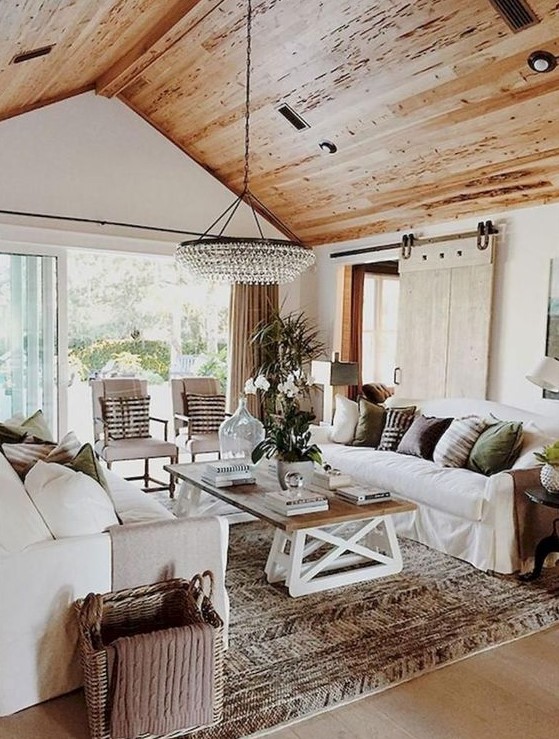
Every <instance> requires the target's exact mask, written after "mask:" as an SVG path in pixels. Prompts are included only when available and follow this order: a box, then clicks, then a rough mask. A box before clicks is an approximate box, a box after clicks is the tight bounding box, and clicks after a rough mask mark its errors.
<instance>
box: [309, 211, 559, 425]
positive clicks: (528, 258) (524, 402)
mask: <svg viewBox="0 0 559 739" xmlns="http://www.w3.org/2000/svg"><path fill="white" fill-rule="evenodd" d="M488 218H491V220H492V221H493V222H494V224H495V225H496V226H497V227H498V229H499V232H500V233H499V237H498V245H497V262H496V270H495V291H494V303H493V321H492V335H491V343H490V362H489V392H488V397H489V398H490V399H492V400H496V401H498V402H501V403H506V404H508V405H513V406H518V407H520V408H527V409H530V410H533V411H536V412H538V413H543V414H547V415H556V416H559V401H552V400H543V399H542V397H541V390H540V389H539V388H537V387H536V386H535V385H533V384H532V383H530V382H528V381H527V380H526V379H525V375H526V374H527V373H528V372H529V371H530V370H531V369H533V368H534V366H535V365H536V364H537V362H538V361H539V360H540V359H541V358H542V357H543V356H544V354H545V338H546V327H547V299H548V287H549V271H550V260H551V259H552V258H554V257H558V258H559V228H558V226H559V204H554V205H546V206H541V207H537V208H526V209H519V210H515V211H509V212H505V213H497V214H493V215H483V217H481V216H480V218H476V219H469V220H461V221H453V222H451V223H446V224H439V225H437V226H429V227H428V228H425V229H414V234H415V236H418V237H421V236H425V237H428V236H436V235H440V234H449V233H457V232H459V231H468V230H475V228H476V225H477V221H478V220H484V221H485V220H487V219H488ZM400 238H401V234H393V233H392V234H384V235H382V236H379V237H374V238H371V239H368V240H360V241H359V242H353V243H352V244H336V245H333V246H327V247H321V248H319V249H317V268H316V279H317V284H318V290H317V294H318V298H317V316H318V320H319V323H320V325H321V327H322V328H323V330H324V332H325V334H326V336H327V337H328V339H329V341H330V345H331V349H335V348H337V347H336V345H335V336H336V330H337V326H336V320H337V314H338V303H339V301H338V300H337V299H335V298H334V297H333V296H335V295H336V280H337V272H338V270H339V269H341V267H342V266H343V265H344V264H349V263H364V262H367V261H378V260H381V259H387V258H397V256H398V251H397V250H394V251H390V252H380V253H376V254H374V255H361V256H359V257H352V258H351V259H348V258H343V259H337V260H332V259H330V254H331V253H332V252H337V251H342V250H344V249H345V248H358V247H362V246H375V245H379V244H386V243H395V242H398V241H399V240H400Z"/></svg>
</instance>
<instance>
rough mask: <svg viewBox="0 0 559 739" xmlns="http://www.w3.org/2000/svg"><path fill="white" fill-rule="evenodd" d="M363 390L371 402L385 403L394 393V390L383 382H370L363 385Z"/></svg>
mask: <svg viewBox="0 0 559 739" xmlns="http://www.w3.org/2000/svg"><path fill="white" fill-rule="evenodd" d="M361 392H362V393H363V395H364V397H365V398H366V399H367V400H368V401H369V402H370V403H377V404H379V403H384V401H385V400H386V399H387V398H390V397H391V396H392V395H393V394H394V390H393V389H392V388H390V387H387V386H386V385H383V384H382V383H381V382H368V383H366V384H365V385H363V386H362V388H361Z"/></svg>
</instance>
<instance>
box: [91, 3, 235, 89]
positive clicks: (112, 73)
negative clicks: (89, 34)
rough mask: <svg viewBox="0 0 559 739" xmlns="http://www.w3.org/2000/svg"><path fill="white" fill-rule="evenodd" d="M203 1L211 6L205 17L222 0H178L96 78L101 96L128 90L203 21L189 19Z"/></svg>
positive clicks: (96, 87) (204, 14)
mask: <svg viewBox="0 0 559 739" xmlns="http://www.w3.org/2000/svg"><path fill="white" fill-rule="evenodd" d="M201 2H203V3H204V4H205V5H207V6H208V8H207V10H206V12H204V13H203V17H205V16H206V15H207V14H208V13H211V12H212V11H213V10H215V8H216V7H217V6H218V5H221V3H222V2H223V0H215V1H214V2H210V1H209V0H179V1H178V2H175V3H173V4H172V5H171V7H170V8H169V10H168V11H167V13H165V15H163V16H162V17H161V18H160V19H159V20H158V22H157V23H156V24H155V25H154V26H153V27H152V28H150V30H149V33H147V34H146V35H145V36H143V38H141V39H139V40H138V41H136V43H135V44H134V45H133V46H132V48H131V49H129V50H128V51H127V52H126V54H124V56H122V57H121V58H120V59H119V60H118V61H117V62H116V63H115V64H113V66H112V67H111V68H110V69H107V70H106V72H103V74H102V75H101V76H100V77H99V78H98V79H97V81H96V85H95V89H96V92H97V94H98V95H104V96H105V97H113V96H114V95H117V94H118V93H119V92H121V91H122V90H123V89H124V88H125V87H127V86H128V85H129V84H130V83H131V82H132V81H133V80H134V79H135V78H136V77H137V76H138V75H140V74H141V73H142V72H143V71H144V70H145V69H147V68H148V67H149V65H150V64H152V63H153V62H154V61H155V60H156V59H158V58H159V57H160V56H161V55H162V54H164V53H165V52H166V51H168V50H169V49H170V48H171V47H172V46H173V45H174V44H176V43H177V41H180V39H181V38H182V37H183V36H184V35H185V34H186V33H188V31H190V30H191V29H192V27H193V26H194V25H196V23H197V22H199V20H201V19H200V18H197V19H195V20H194V21H192V20H190V19H188V18H187V16H188V14H189V13H190V11H191V10H193V9H194V8H195V7H196V6H197V5H198V4H199V3H201Z"/></svg>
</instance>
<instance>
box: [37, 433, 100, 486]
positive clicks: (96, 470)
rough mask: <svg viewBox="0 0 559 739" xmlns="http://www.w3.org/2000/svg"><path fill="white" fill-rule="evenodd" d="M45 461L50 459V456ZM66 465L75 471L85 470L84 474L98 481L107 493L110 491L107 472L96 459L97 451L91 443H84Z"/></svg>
mask: <svg viewBox="0 0 559 739" xmlns="http://www.w3.org/2000/svg"><path fill="white" fill-rule="evenodd" d="M45 461H46V462H48V461H49V459H48V457H47V459H46V460H45ZM66 467H69V468H70V469H71V470H74V472H83V474H84V475H88V476H89V477H91V478H93V480H95V482H98V483H99V485H101V487H102V488H103V490H104V491H105V492H106V493H108V492H109V485H108V483H107V480H106V478H105V474H104V472H103V469H102V467H101V465H100V464H99V462H98V461H97V460H96V459H95V453H94V451H93V447H92V446H91V444H84V445H83V446H82V448H81V449H80V450H79V452H78V453H77V454H76V456H75V457H74V459H72V460H71V461H70V462H67V463H66Z"/></svg>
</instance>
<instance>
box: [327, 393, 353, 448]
mask: <svg viewBox="0 0 559 739" xmlns="http://www.w3.org/2000/svg"><path fill="white" fill-rule="evenodd" d="M335 401H336V407H335V410H334V419H333V421H332V431H331V432H330V439H331V440H332V441H333V442H335V443H336V444H351V442H352V441H353V437H354V436H355V428H356V427H357V421H358V420H359V406H358V405H357V403H356V402H355V401H354V400H350V399H349V398H346V397H345V396H343V395H336V398H335Z"/></svg>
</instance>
